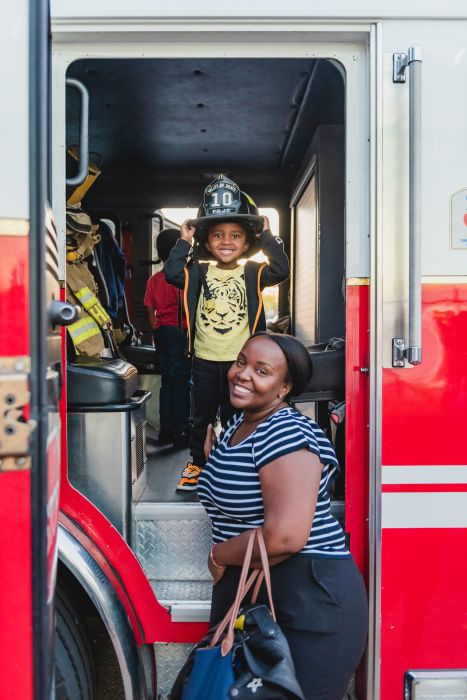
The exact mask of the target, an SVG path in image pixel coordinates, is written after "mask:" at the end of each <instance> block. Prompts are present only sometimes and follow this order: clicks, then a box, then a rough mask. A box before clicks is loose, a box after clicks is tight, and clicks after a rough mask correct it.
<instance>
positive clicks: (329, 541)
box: [198, 406, 349, 557]
mask: <svg viewBox="0 0 467 700" xmlns="http://www.w3.org/2000/svg"><path fill="white" fill-rule="evenodd" d="M242 420H243V415H242V414H241V413H239V414H236V415H235V416H233V418H231V420H230V421H229V422H228V423H227V425H226V427H225V429H224V430H223V432H222V433H221V435H220V438H219V441H218V444H217V446H216V447H215V449H214V450H213V451H212V452H211V454H210V456H209V460H208V461H207V463H206V465H205V467H204V469H203V471H202V473H201V476H200V478H199V481H198V497H199V500H200V501H201V503H202V504H203V506H204V508H205V510H206V512H207V514H208V516H209V518H210V519H211V522H212V527H213V541H214V543H217V542H223V541H225V540H228V539H229V538H230V537H235V535H240V534H241V533H242V532H244V531H245V530H250V529H251V528H253V527H259V526H261V525H262V524H263V523H264V507H263V498H262V494H261V484H260V479H259V471H260V469H263V467H265V466H266V465H267V464H269V463H270V462H273V461H274V460H276V459H278V458H279V457H283V456H284V455H287V454H290V453H292V452H296V451H298V450H302V449H308V450H310V452H313V454H315V455H317V456H318V457H319V459H320V461H321V463H322V465H323V470H322V473H321V481H320V485H319V493H318V501H317V504H316V511H315V515H314V518H313V524H312V527H311V531H310V536H309V538H308V541H307V543H306V545H305V546H304V547H303V549H302V550H301V551H300V552H299V553H300V554H313V555H319V556H333V557H336V556H337V557H342V556H344V557H345V556H349V551H348V549H347V547H346V544H345V537H344V533H343V531H342V528H341V526H340V525H339V523H338V522H337V520H336V519H335V518H334V517H333V516H332V515H331V512H330V506H331V503H330V499H329V493H328V488H329V484H330V482H331V481H332V480H333V479H334V478H335V477H336V476H337V474H338V471H339V465H338V462H337V459H336V455H335V453H334V450H333V448H332V446H331V443H330V442H329V440H328V439H327V437H326V436H325V434H324V433H323V431H322V430H321V428H320V427H319V426H318V424H317V423H315V422H314V421H312V420H310V419H309V418H307V417H306V416H303V415H302V414H301V413H298V411H296V410H295V409H293V408H290V407H288V406H287V407H286V408H282V409H280V410H279V411H276V413H273V414H272V415H271V416H269V418H267V419H266V420H265V421H264V422H263V423H260V424H259V425H258V426H257V428H256V430H255V431H254V432H253V433H252V434H251V435H250V436H249V437H247V438H245V440H242V441H241V442H240V443H239V444H238V445H235V446H234V445H230V444H229V443H230V438H231V437H232V435H233V434H234V432H235V431H236V429H237V428H238V426H239V425H240V424H241V422H242ZM305 488H306V484H304V489H305Z"/></svg>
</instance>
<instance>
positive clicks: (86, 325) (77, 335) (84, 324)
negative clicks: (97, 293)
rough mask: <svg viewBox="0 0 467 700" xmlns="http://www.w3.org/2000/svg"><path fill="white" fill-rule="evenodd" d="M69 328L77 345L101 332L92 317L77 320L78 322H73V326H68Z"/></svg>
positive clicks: (74, 343)
mask: <svg viewBox="0 0 467 700" xmlns="http://www.w3.org/2000/svg"><path fill="white" fill-rule="evenodd" d="M67 330H68V332H69V334H70V336H71V340H72V341H73V345H75V346H77V345H79V344H80V343H82V342H83V341H84V340H89V338H93V337H94V336H96V335H100V334H101V331H100V328H99V326H98V325H97V323H96V322H95V321H94V320H93V319H92V318H82V319H80V320H79V321H76V323H72V324H71V326H68V329H67Z"/></svg>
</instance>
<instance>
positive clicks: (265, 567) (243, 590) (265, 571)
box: [209, 528, 276, 656]
mask: <svg viewBox="0 0 467 700" xmlns="http://www.w3.org/2000/svg"><path fill="white" fill-rule="evenodd" d="M255 539H257V540H258V548H259V553H260V558H261V569H256V571H253V573H252V574H251V575H250V577H249V578H248V571H249V569H250V564H251V558H252V556H253V547H254V543H255ZM263 580H264V582H265V584H266V591H267V594H268V601H269V607H270V610H271V615H272V617H273V620H274V621H276V614H275V611H274V604H273V602H272V590H271V573H270V571H269V561H268V555H267V551H266V545H265V542H264V536H263V531H262V529H261V528H256V529H254V530H251V531H250V533H249V537H248V542H247V546H246V550H245V556H244V559H243V566H242V570H241V573H240V580H239V582H238V586H237V593H236V595H235V600H234V602H233V604H232V606H231V607H230V609H229V610H228V612H227V614H226V615H225V617H224V619H223V620H221V622H220V623H219V625H218V627H217V629H216V632H215V634H214V636H213V638H212V640H211V643H210V645H209V646H210V647H214V646H215V645H216V644H217V642H218V641H219V639H220V637H221V635H222V634H223V632H224V631H225V629H226V628H227V633H226V635H225V638H224V639H223V641H222V643H221V653H222V656H226V655H227V654H228V653H229V652H230V650H231V649H232V646H233V642H234V626H235V621H236V619H237V617H238V611H239V608H240V605H241V603H242V601H243V599H244V598H245V596H246V595H247V593H248V591H249V590H250V588H251V587H252V585H253V583H254V582H255V581H256V585H255V589H254V592H253V602H256V598H257V596H258V593H259V589H260V586H261V584H262V582H263Z"/></svg>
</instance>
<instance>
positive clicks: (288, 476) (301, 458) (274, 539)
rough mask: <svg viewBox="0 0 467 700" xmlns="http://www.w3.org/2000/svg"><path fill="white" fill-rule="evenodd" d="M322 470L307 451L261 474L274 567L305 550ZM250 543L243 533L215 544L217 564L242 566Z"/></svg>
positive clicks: (289, 456)
mask: <svg viewBox="0 0 467 700" xmlns="http://www.w3.org/2000/svg"><path fill="white" fill-rule="evenodd" d="M321 470H322V465H321V463H320V461H319V457H317V455H315V454H313V453H312V452H310V451H309V450H307V449H302V450H298V451H297V452H292V453H290V454H287V455H284V456H283V457H279V458H278V459H276V460H274V461H273V462H270V463H269V464H267V465H266V466H264V467H263V468H262V469H261V470H260V482H261V492H262V495H263V503H264V525H263V534H264V541H265V543H266V549H267V552H268V556H269V563H270V564H271V566H274V564H279V562H281V561H283V560H284V559H287V558H288V557H291V556H292V555H293V554H296V553H297V552H299V551H300V550H301V549H302V548H303V547H304V546H305V544H306V542H307V540H308V537H309V535H310V530H311V525H312V523H313V517H314V514H315V509H316V502H317V500H318V491H319V483H320V480H321ZM247 541H248V532H244V533H242V534H241V535H237V536H236V537H232V538H231V539H229V540H227V541H225V542H220V543H219V544H216V545H215V547H214V550H213V554H214V558H215V561H216V562H217V563H219V564H222V565H223V566H230V565H233V566H241V565H242V563H243V557H244V555H245V549H246V545H247ZM260 563H261V560H260V556H259V550H258V547H257V545H256V544H255V550H254V552H253V560H252V566H253V567H256V566H260ZM211 571H212V569H211ZM214 578H215V579H216V577H214Z"/></svg>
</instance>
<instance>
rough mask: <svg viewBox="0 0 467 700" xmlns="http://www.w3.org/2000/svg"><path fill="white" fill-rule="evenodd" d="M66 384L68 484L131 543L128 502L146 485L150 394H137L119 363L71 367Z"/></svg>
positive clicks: (133, 374) (130, 373)
mask: <svg viewBox="0 0 467 700" xmlns="http://www.w3.org/2000/svg"><path fill="white" fill-rule="evenodd" d="M68 381H69V391H68V475H69V479H70V482H71V484H72V485H73V486H74V487H75V488H76V489H78V491H80V492H81V493H82V494H83V495H84V496H86V498H88V499H89V500H90V501H91V502H92V503H94V505H95V506H96V507H97V508H99V510H101V511H102V513H103V514H104V515H105V516H106V517H107V518H108V519H109V520H110V522H111V523H112V524H113V525H114V526H115V527H116V528H117V530H119V532H120V533H121V534H122V535H123V537H124V538H125V540H126V541H127V542H128V543H130V541H131V502H132V498H133V499H138V498H139V497H140V495H141V493H142V491H143V489H144V486H145V484H146V469H145V467H146V402H147V400H148V399H149V397H150V395H151V394H150V392H148V391H138V390H135V388H136V386H137V383H138V373H137V371H136V369H135V368H134V367H133V366H132V365H129V364H128V363H126V362H124V361H122V360H107V361H103V362H102V363H99V362H97V361H96V362H93V363H87V364H83V365H71V364H70V365H69V366H68ZM109 397H112V399H113V400H112V401H109ZM103 398H106V402H105V405H104V402H103Z"/></svg>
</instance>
